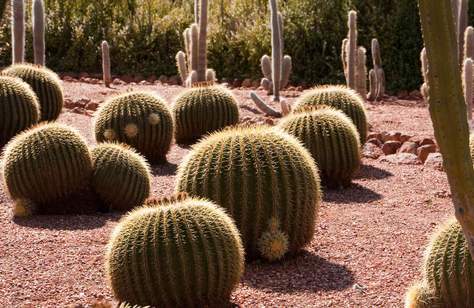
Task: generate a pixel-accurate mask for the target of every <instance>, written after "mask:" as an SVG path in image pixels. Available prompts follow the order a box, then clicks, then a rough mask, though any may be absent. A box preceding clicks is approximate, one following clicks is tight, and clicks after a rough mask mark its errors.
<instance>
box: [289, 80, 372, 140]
mask: <svg viewBox="0 0 474 308" xmlns="http://www.w3.org/2000/svg"><path fill="white" fill-rule="evenodd" d="M322 105H326V106H330V107H333V108H336V109H339V110H342V111H343V112H344V113H345V114H346V115H347V116H348V117H349V118H351V120H352V121H353V122H354V124H355V126H356V127H357V131H358V132H359V136H360V142H361V143H362V144H363V143H365V141H366V138H367V130H368V123H367V115H366V111H365V107H364V101H363V99H362V98H361V97H360V95H359V94H358V93H357V92H355V91H354V90H351V89H349V88H347V87H345V86H331V85H329V86H328V85H326V86H319V87H316V88H314V89H313V90H312V91H309V92H307V93H306V94H304V95H303V96H301V97H300V98H299V99H298V100H297V102H296V105H295V108H294V110H293V112H294V113H301V112H306V111H311V110H313V109H317V108H320V107H321V106H322Z"/></svg>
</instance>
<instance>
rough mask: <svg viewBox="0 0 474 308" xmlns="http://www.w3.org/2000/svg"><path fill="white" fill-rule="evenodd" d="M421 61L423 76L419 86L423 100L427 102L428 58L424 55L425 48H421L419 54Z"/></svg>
mask: <svg viewBox="0 0 474 308" xmlns="http://www.w3.org/2000/svg"><path fill="white" fill-rule="evenodd" d="M420 60H421V74H422V76H423V84H422V85H421V88H420V92H421V95H423V98H424V99H425V100H426V101H427V100H428V56H427V55H426V48H423V49H422V50H421V53H420Z"/></svg>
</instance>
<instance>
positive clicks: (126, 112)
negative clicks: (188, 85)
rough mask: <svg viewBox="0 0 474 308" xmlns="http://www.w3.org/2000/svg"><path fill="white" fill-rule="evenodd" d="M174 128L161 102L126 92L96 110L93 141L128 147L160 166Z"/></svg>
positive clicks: (157, 98) (151, 96)
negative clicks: (94, 139) (116, 143)
mask: <svg viewBox="0 0 474 308" xmlns="http://www.w3.org/2000/svg"><path fill="white" fill-rule="evenodd" d="M173 126H174V125H173V119H172V116H171V112H170V111H169V109H168V107H167V106H166V103H165V102H164V101H163V100H162V99H161V98H159V97H157V96H155V95H153V94H151V93H146V92H129V93H125V94H122V95H118V96H116V97H113V98H111V99H109V100H107V101H106V102H105V103H104V104H103V106H102V107H101V108H100V109H99V111H98V113H97V116H96V120H95V138H96V140H97V142H107V141H109V142H121V143H125V144H128V145H130V146H132V147H134V148H135V149H136V150H137V151H138V152H139V153H140V154H142V155H143V156H145V157H146V158H147V160H148V161H150V162H151V163H162V162H164V161H166V154H167V153H168V151H169V149H170V147H171V141H172V139H173Z"/></svg>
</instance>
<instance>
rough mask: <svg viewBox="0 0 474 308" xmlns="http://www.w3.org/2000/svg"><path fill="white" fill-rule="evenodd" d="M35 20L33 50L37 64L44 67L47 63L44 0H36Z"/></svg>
mask: <svg viewBox="0 0 474 308" xmlns="http://www.w3.org/2000/svg"><path fill="white" fill-rule="evenodd" d="M31 15H32V18H33V49H34V56H35V64H37V65H41V66H44V65H45V63H46V55H45V42H44V21H45V20H44V3H43V0H34V1H33V7H32V14H31Z"/></svg>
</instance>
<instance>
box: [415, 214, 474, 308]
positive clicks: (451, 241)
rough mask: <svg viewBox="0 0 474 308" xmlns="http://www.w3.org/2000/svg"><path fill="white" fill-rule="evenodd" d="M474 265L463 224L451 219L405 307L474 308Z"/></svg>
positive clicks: (431, 247) (437, 236)
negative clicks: (473, 299) (473, 298)
mask: <svg viewBox="0 0 474 308" xmlns="http://www.w3.org/2000/svg"><path fill="white" fill-rule="evenodd" d="M472 294H474V264H473V262H472V258H471V254H470V253H469V248H468V246H467V243H466V240H465V238H464V234H463V231H462V228H461V225H460V224H459V223H458V222H457V221H456V220H454V219H453V220H452V221H450V222H449V223H448V224H446V225H445V226H444V227H443V228H442V229H440V231H439V232H438V233H436V234H435V235H434V237H433V239H432V240H431V243H430V245H429V246H428V248H427V251H426V254H425V262H424V267H423V282H422V283H420V284H418V285H415V286H414V287H412V289H411V290H410V291H409V292H408V294H407V298H406V307H411V308H425V307H426V308H428V307H466V308H472V307H474V302H473V301H469V300H468V299H471V298H472Z"/></svg>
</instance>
